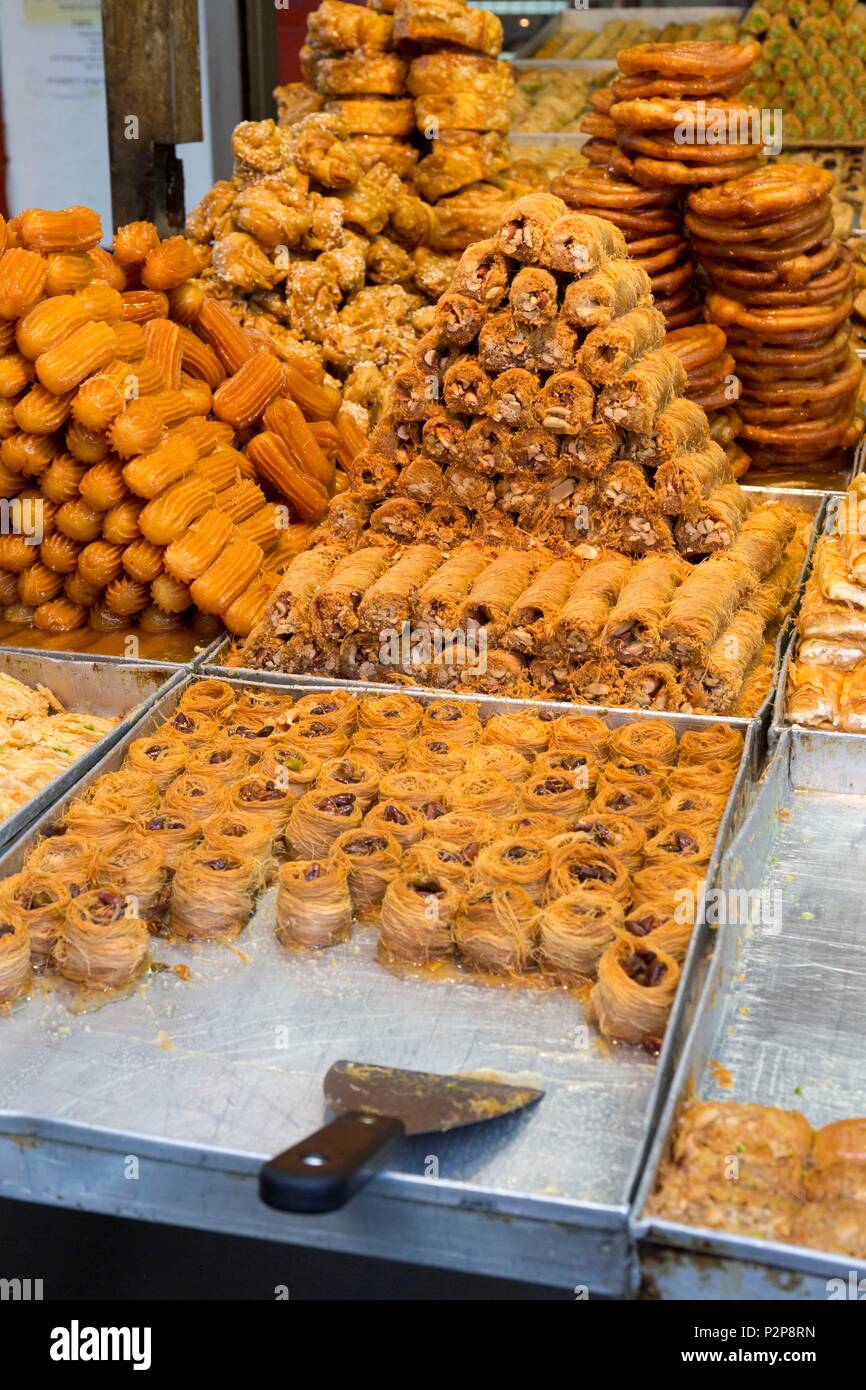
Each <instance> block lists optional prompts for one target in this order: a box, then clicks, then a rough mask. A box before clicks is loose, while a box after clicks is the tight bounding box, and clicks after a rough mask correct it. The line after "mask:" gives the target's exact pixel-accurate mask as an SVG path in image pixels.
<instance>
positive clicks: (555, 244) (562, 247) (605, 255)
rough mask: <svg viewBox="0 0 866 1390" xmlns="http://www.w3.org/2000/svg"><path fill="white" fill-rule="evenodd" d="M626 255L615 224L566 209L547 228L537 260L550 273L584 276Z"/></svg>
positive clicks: (626, 252) (621, 238) (621, 237)
mask: <svg viewBox="0 0 866 1390" xmlns="http://www.w3.org/2000/svg"><path fill="white" fill-rule="evenodd" d="M548 196H549V195H548ZM627 255H628V250H627V247H626V242H625V237H624V236H623V234H622V232H621V231H620V230H619V228H618V227H615V226H614V225H613V223H612V222H608V221H606V220H604V219H603V218H601V217H590V216H588V215H587V214H586V213H582V212H570V211H569V210H568V209H565V210H564V212H563V215H562V216H561V217H559V218H558V219H557V220H556V221H555V222H554V223H553V224H552V225H550V226H548V227H546V228H545V233H544V245H543V248H542V253H541V255H540V256H539V257H538V260H539V262H540V264H541V265H544V266H547V267H548V268H549V269H550V270H560V271H562V272H563V273H565V274H567V275H582V274H583V273H584V271H587V270H596V269H598V267H599V266H602V265H604V264H605V262H606V261H608V260H609V259H610V258H611V257H623V256H627Z"/></svg>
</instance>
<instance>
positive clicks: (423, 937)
mask: <svg viewBox="0 0 866 1390" xmlns="http://www.w3.org/2000/svg"><path fill="white" fill-rule="evenodd" d="M742 750H743V736H742V734H741V733H740V732H739V730H736V729H732V728H730V727H729V726H726V725H724V724H718V725H714V726H711V727H709V728H706V729H701V730H693V731H688V732H685V733H683V734H682V737H681V738H680V739H679V740H678V739H677V734H676V731H675V730H674V729H673V728H671V727H670V725H668V724H666V723H664V722H662V721H656V720H653V721H642V722H636V723H631V724H626V725H622V726H621V727H619V728H617V729H614V730H610V729H609V728H608V727H607V725H606V724H605V723H604V721H603V720H601V719H599V718H596V717H594V716H590V717H587V716H585V715H565V716H562V717H560V718H559V719H556V720H545V719H542V718H541V717H540V716H539V715H538V713H537V712H536V711H518V712H516V713H510V714H497V715H493V716H490V717H486V716H482V715H481V713H480V710H479V707H478V706H477V705H472V704H468V705H467V704H458V703H456V702H454V701H441V700H440V701H433V702H431V703H430V704H427V705H422V704H421V702H420V701H418V700H417V699H412V698H410V697H409V696H406V695H403V694H392V695H379V696H369V697H366V698H363V699H360V700H359V699H358V697H357V696H356V695H355V694H353V693H351V692H350V691H347V690H345V689H343V690H334V691H318V692H315V693H311V694H309V695H307V696H304V697H303V698H301V699H299V700H298V701H297V702H295V700H294V698H293V696H291V695H286V694H284V693H282V692H279V691H277V690H268V689H267V688H265V687H260V688H252V689H246V690H242V691H241V692H240V693H239V694H238V692H236V691H235V690H234V689H232V688H231V687H229V686H228V685H226V684H225V683H224V682H222V681H216V680H202V681H195V682H193V683H192V684H191V685H190V686H189V687H188V688H187V689H186V690H185V691H184V693H183V694H182V696H181V699H180V702H179V704H178V706H177V709H176V710H175V712H174V713H173V714H172V716H171V717H170V718H169V719H168V720H166V722H165V723H164V724H162V725H161V726H160V727H158V728H156V729H154V730H152V732H151V733H150V734H148V735H147V736H146V737H144V738H140V739H137V740H135V742H133V743H132V744H131V745H130V747H129V749H128V751H127V753H126V756H125V758H124V760H123V763H122V765H121V766H120V767H119V768H118V769H117V770H116V771H113V772H108V773H105V774H103V775H102V776H100V777H97V778H96V779H95V781H93V783H92V784H91V785H90V786H89V787H88V788H87V790H86V792H85V793H84V794H83V795H80V796H77V797H75V798H74V799H73V800H71V801H70V802H69V804H68V805H67V806H66V807H65V809H64V812H63V818H62V821H61V823H60V824H59V825H58V826H57V827H56V833H55V834H53V835H51V836H48V837H47V838H45V839H43V840H42V841H41V842H39V843H38V844H37V845H36V846H35V847H34V848H33V849H32V850H31V851H30V853H29V854H28V856H27V858H26V860H25V862H24V864H23V867H22V869H21V870H20V872H18V873H16V874H14V875H12V876H11V877H9V878H7V879H5V880H3V882H2V883H0V1003H7V1002H9V1001H11V1000H13V999H15V998H19V997H21V996H26V995H27V994H28V993H31V992H32V989H33V975H32V972H33V970H34V969H35V970H36V971H37V972H40V973H42V972H46V973H51V974H53V975H55V977H59V978H60V979H62V980H64V981H66V982H67V985H68V987H69V988H71V989H73V990H88V991H97V990H103V991H105V990H112V991H118V990H122V989H124V988H128V987H129V986H131V985H133V984H134V983H135V982H136V981H137V980H138V979H139V978H140V977H141V976H142V974H143V973H144V972H145V971H146V970H147V967H148V964H149V962H150V946H151V939H152V936H164V935H167V934H168V935H170V936H172V937H174V938H177V939H179V940H181V941H183V940H193V941H199V942H201V941H215V942H220V943H225V942H229V941H232V940H233V939H235V938H237V936H238V935H239V934H240V933H241V931H242V930H243V929H244V927H245V926H246V924H247V922H248V921H249V919H250V917H251V916H252V914H253V912H254V911H255V906H256V902H257V899H258V897H259V895H260V893H262V891H263V890H264V889H266V888H267V887H268V886H269V885H270V884H271V883H272V882H273V881H274V880H275V879H277V881H278V891H277V896H276V903H275V929H276V935H277V938H278V940H280V941H281V942H282V944H283V945H285V946H286V947H289V948H291V949H294V950H297V949H302V948H306V949H311V948H315V949H322V948H327V947H332V946H335V945H337V944H338V943H340V942H342V941H345V940H347V939H348V938H349V937H350V936H351V934H352V930H353V927H354V924H355V923H356V922H358V923H359V924H363V925H366V926H373V927H375V928H377V929H378V945H379V954H380V958H381V959H382V961H383V963H386V964H388V965H391V966H394V965H397V966H400V967H403V968H406V967H410V968H411V967H413V966H423V965H426V964H428V963H429V962H434V961H435V962H439V963H440V964H442V963H445V962H448V961H452V962H453V963H454V964H455V966H456V965H458V964H459V965H460V966H462V967H464V968H465V969H468V970H470V971H475V972H479V973H481V974H482V975H485V976H498V977H511V978H512V979H513V980H514V981H515V983H520V982H526V983H530V982H532V981H533V980H535V981H537V982H545V983H547V984H549V985H551V986H554V987H556V986H559V987H563V986H564V987H567V988H578V989H581V990H583V989H586V988H587V987H588V986H589V985H591V984H592V986H593V987H592V991H591V996H590V1001H589V1002H590V1009H591V1012H592V1014H593V1015H594V1017H595V1019H596V1020H597V1022H598V1025H599V1027H600V1029H601V1031H602V1032H603V1033H605V1034H606V1035H607V1036H608V1037H611V1038H616V1039H620V1040H623V1041H626V1042H631V1043H643V1044H647V1045H650V1046H651V1047H652V1048H653V1050H656V1049H657V1045H658V1042H659V1040H660V1038H661V1036H662V1034H663V1032H664V1028H665V1023H666V1020H667V1014H668V1012H669V1010H670V1007H671V1004H672V1002H673V999H674V996H675V993H676V988H677V984H678V981H679V973H680V962H681V961H682V960H683V958H684V956H685V953H686V950H687V948H688V944H689V939H690V936H691V933H692V928H693V924H694V922H695V917H696V910H697V906H698V898H699V894H700V881H701V880H702V878H703V877H704V876H705V874H706V870H707V865H708V863H709V861H710V858H711V855H712V850H713V845H714V841H715V836H716V830H717V827H718V823H719V821H720V819H721V816H722V813H723V810H724V807H725V803H726V799H727V796H728V794H729V792H730V789H731V786H732V784H733V782H734V780H735V778H736V775H737V770H738V767H739V762H740V758H741V756H742ZM709 784H711V785H712V790H711V791H708V790H707V786H708V785H709ZM593 982H594V983H593Z"/></svg>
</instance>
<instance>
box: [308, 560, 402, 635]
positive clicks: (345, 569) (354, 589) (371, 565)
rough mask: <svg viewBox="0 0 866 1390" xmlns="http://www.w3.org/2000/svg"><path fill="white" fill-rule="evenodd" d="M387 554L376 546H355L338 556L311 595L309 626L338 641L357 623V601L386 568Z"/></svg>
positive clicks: (355, 626) (353, 629)
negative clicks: (340, 558)
mask: <svg viewBox="0 0 866 1390" xmlns="http://www.w3.org/2000/svg"><path fill="white" fill-rule="evenodd" d="M388 564H389V557H388V554H387V553H386V551H385V550H383V549H381V548H380V547H379V546H371V547H369V548H368V549H365V550H356V551H354V552H353V553H352V554H351V555H346V556H345V557H344V558H343V559H342V560H338V561H337V563H336V565H335V566H334V568H333V570H332V571H331V574H330V575H329V577H328V579H327V581H326V583H325V584H324V585H323V586H322V587H321V588H320V589H319V591H318V593H316V594H315V596H314V597H313V599H312V602H311V604H310V611H309V626H310V628H311V630H312V632H313V635H314V636H316V637H318V638H320V639H324V640H325V641H339V640H340V639H341V638H342V637H344V636H345V635H346V633H347V632H354V631H355V629H356V628H357V626H358V605H359V604H360V602H361V599H362V598H363V596H364V594H365V593H366V592H367V590H368V589H369V588H370V586H371V585H372V584H374V583H375V581H376V580H377V579H378V578H379V577H380V575H382V574H384V572H385V570H386V569H387V568H388Z"/></svg>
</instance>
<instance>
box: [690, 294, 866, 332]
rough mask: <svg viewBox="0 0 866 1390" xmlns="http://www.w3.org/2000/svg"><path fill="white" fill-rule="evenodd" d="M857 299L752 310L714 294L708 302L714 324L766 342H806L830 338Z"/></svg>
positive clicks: (851, 297)
mask: <svg viewBox="0 0 866 1390" xmlns="http://www.w3.org/2000/svg"><path fill="white" fill-rule="evenodd" d="M853 303H854V299H853V296H852V295H850V294H847V295H845V297H844V298H843V299H842V300H839V301H836V302H835V303H834V304H812V305H806V306H805V307H803V308H801V307H799V306H794V307H792V308H788V309H767V310H763V311H758V310H750V309H748V308H747V307H746V306H745V305H744V304H740V303H739V302H738V301H737V300H736V299H728V298H727V297H726V296H725V295H721V294H719V293H718V292H717V291H715V290H713V291H712V292H711V293H710V294H708V295H707V298H706V309H707V313H708V314H709V315H710V318H711V319H712V320H713V322H714V323H718V324H720V325H721V326H722V327H723V328H726V327H727V325H728V324H732V325H734V326H736V328H738V329H741V330H744V331H746V332H748V333H749V334H750V335H755V334H756V335H757V336H758V337H763V338H777V337H778V338H782V339H784V338H786V337H788V336H789V335H791V334H801V335H802V336H803V339H804V340H805V339H806V338H808V337H809V336H810V335H812V336H815V335H819V334H821V333H822V332H823V333H825V334H826V336H827V337H830V336H831V334H832V333H833V332H835V330H836V329H837V328H838V327H839V326H840V325H841V324H842V323H844V321H845V319H847V317H848V315H849V314H850V312H851V307H852V305H853Z"/></svg>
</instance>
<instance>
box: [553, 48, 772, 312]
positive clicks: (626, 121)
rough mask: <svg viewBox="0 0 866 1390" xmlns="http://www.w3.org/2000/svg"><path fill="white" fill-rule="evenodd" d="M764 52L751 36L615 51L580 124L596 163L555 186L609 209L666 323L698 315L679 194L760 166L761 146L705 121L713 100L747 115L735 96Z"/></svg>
mask: <svg viewBox="0 0 866 1390" xmlns="http://www.w3.org/2000/svg"><path fill="white" fill-rule="evenodd" d="M759 54H760V45H759V44H756V43H754V42H749V43H745V44H734V43H712V42H710V43H688V42H686V43H676V44H638V45H637V46H636V47H634V48H625V49H623V50H621V51H620V53H619V54H618V55H617V62H618V63H619V67H620V69H621V72H622V74H623V75H622V76H621V77H618V78H617V79H616V81H615V82H613V83H612V85H611V86H610V87H609V88H604V89H602V90H601V91H600V92H598V93H596V95H595V98H594V101H593V107H594V109H593V111H592V112H590V113H589V114H588V115H587V116H586V117H585V118H584V121H583V123H582V125H581V129H582V130H584V131H585V132H586V133H587V134H590V135H591V136H592V139H591V140H590V141H589V142H588V144H587V145H586V146H585V147H584V154H585V156H586V157H587V158H588V159H589V160H590V162H591V163H592V164H593V165H594V166H595V167H594V168H593V169H591V170H587V171H581V170H576V171H574V173H573V174H570V175H569V174H566V175H564V176H563V178H562V179H561V180H559V181H557V182H556V183H555V184H554V191H555V192H556V193H558V194H560V196H562V197H563V198H565V199H566V201H567V202H569V203H570V204H571V205H572V206H573V207H580V208H584V209H586V210H587V211H592V212H597V213H598V215H599V216H602V217H612V219H613V220H615V221H616V222H617V225H618V226H619V227H620V228H621V230H622V231H623V232H624V233H625V236H626V239H627V241H628V242H629V254H630V255H631V256H632V257H633V258H634V259H635V260H636V261H637V262H638V263H639V264H640V265H642V266H643V268H644V270H646V271H647V273H648V275H649V276H650V279H651V281H652V287H653V297H654V299H655V303H656V305H657V307H658V308H659V309H661V311H662V313H663V314H664V316H665V321H666V323H667V325H668V328H671V329H676V328H682V327H685V326H687V325H689V324H692V323H695V322H696V321H697V320H698V319H699V318H700V313H699V309H698V305H697V299H696V295H695V287H694V285H693V283H692V282H693V277H694V269H695V267H694V261H693V259H692V256H691V252H690V250H689V245H688V240H687V238H686V236H685V234H684V231H683V225H682V205H681V195H682V193H683V192H684V191H685V190H686V189H688V188H693V187H695V186H696V185H703V184H711V183H715V182H717V181H719V180H722V179H726V178H734V177H736V176H737V175H739V174H742V173H745V172H747V171H748V170H749V169H752V168H755V167H756V161H757V155H758V154H759V153H760V146H755V145H753V144H749V145H747V146H744V145H743V144H742V143H739V142H738V141H737V140H730V139H727V138H726V139H725V140H719V139H718V138H717V137H718V135H719V133H720V132H719V130H717V129H714V130H713V131H712V132H710V136H711V138H710V139H706V138H705V136H706V134H707V132H706V130H704V129H703V126H702V122H704V117H705V115H706V108H707V107H708V106H710V105H711V108H712V114H713V118H714V119H715V121H716V122H717V123H718V121H719V117H720V113H723V115H724V117H725V120H728V119H729V118H730V117H732V116H734V115H737V116H740V117H742V116H744V114H745V108H742V107H740V106H739V105H737V104H736V103H733V102H732V101H731V100H730V98H731V97H733V96H734V95H735V94H736V93H737V92H738V91H739V90H740V89H741V88H742V87H743V86H744V85H745V84H746V82H747V81H748V77H749V71H750V68H751V65H752V63H753V62H754V61H755V59H756V58H757V57H758V55H759Z"/></svg>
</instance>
